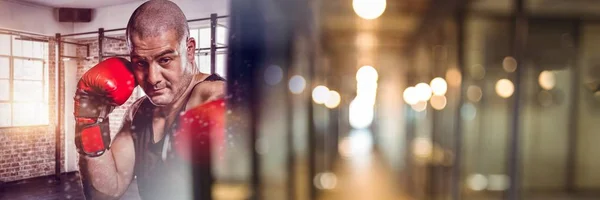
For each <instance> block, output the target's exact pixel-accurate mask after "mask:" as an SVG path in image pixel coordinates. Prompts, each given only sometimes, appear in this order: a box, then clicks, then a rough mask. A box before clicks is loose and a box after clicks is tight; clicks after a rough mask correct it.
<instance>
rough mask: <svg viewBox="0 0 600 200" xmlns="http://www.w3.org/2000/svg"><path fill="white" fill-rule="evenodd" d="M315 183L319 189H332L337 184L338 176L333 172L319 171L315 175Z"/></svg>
mask: <svg viewBox="0 0 600 200" xmlns="http://www.w3.org/2000/svg"><path fill="white" fill-rule="evenodd" d="M313 183H314V184H315V187H317V188H318V189H322V190H323V189H324V190H331V189H334V188H335V186H336V185H337V177H336V176H335V174H334V173H331V172H324V173H319V174H317V175H316V176H315V179H314V180H313Z"/></svg>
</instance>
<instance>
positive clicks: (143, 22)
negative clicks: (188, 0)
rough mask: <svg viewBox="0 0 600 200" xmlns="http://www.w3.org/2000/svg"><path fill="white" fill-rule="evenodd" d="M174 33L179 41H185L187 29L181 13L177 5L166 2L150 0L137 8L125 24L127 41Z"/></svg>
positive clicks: (165, 0)
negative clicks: (169, 32)
mask: <svg viewBox="0 0 600 200" xmlns="http://www.w3.org/2000/svg"><path fill="white" fill-rule="evenodd" d="M168 31H175V36H176V37H177V39H178V40H179V41H181V40H184V39H187V37H188V36H189V27H188V24H187V19H186V17H185V15H184V14H183V11H181V9H180V8H179V6H177V4H175V3H173V2H171V1H167V0H151V1H148V2H146V3H144V4H142V5H141V6H140V7H138V8H137V9H136V10H135V11H134V12H133V14H132V15H131V18H129V23H128V24H127V33H126V34H127V39H128V41H129V43H131V37H133V36H136V37H139V38H142V39H143V38H148V37H157V36H160V35H161V34H162V33H166V32H168Z"/></svg>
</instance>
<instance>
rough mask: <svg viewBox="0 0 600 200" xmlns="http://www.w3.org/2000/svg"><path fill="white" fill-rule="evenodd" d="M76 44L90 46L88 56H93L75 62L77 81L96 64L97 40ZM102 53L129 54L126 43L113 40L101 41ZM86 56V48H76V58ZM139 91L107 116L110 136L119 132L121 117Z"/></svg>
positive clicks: (81, 41) (86, 40) (85, 40)
mask: <svg viewBox="0 0 600 200" xmlns="http://www.w3.org/2000/svg"><path fill="white" fill-rule="evenodd" d="M111 37H117V38H121V39H125V36H124V35H122V36H111ZM77 42H78V43H83V44H90V56H93V57H94V58H93V59H85V60H79V61H78V62H77V79H79V78H80V77H81V76H82V75H83V73H85V72H86V71H87V70H89V69H90V68H92V67H93V66H94V65H95V64H97V63H98V57H97V56H98V39H97V38H93V39H82V40H79V41H77ZM102 46H103V49H102V50H103V52H104V54H109V53H111V54H129V49H128V48H127V43H126V42H125V41H122V40H114V39H105V40H104V41H103V45H102ZM86 55H87V47H84V46H81V47H78V48H77V56H78V57H86ZM106 58H107V57H104V59H106ZM123 58H126V59H129V57H123ZM138 89H139V87H137V88H136V91H134V93H133V95H131V97H130V98H129V100H127V102H126V103H125V104H123V105H122V106H119V107H117V108H115V109H114V110H113V112H112V113H111V114H110V115H109V119H110V131H111V136H112V137H114V136H115V134H116V133H117V131H119V129H120V127H121V125H122V122H123V116H124V115H125V112H126V111H127V109H128V108H129V107H130V106H131V104H132V103H133V102H134V101H135V100H136V99H137V98H139V95H137V94H138V92H137V90H138Z"/></svg>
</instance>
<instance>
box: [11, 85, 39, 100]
mask: <svg viewBox="0 0 600 200" xmlns="http://www.w3.org/2000/svg"><path fill="white" fill-rule="evenodd" d="M13 92H14V93H13V95H14V96H13V97H14V100H15V101H26V102H36V101H37V102H40V101H43V100H42V96H43V93H42V82H41V81H21V80H15V81H14V90H13Z"/></svg>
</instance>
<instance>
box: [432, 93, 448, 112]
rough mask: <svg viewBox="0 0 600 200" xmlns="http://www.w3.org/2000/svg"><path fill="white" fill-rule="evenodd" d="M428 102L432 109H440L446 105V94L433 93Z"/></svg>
mask: <svg viewBox="0 0 600 200" xmlns="http://www.w3.org/2000/svg"><path fill="white" fill-rule="evenodd" d="M429 103H430V104H431V107H432V108H433V109H436V110H442V109H444V108H445V107H446V96H438V95H433V96H432V97H431V99H430V100H429Z"/></svg>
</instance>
